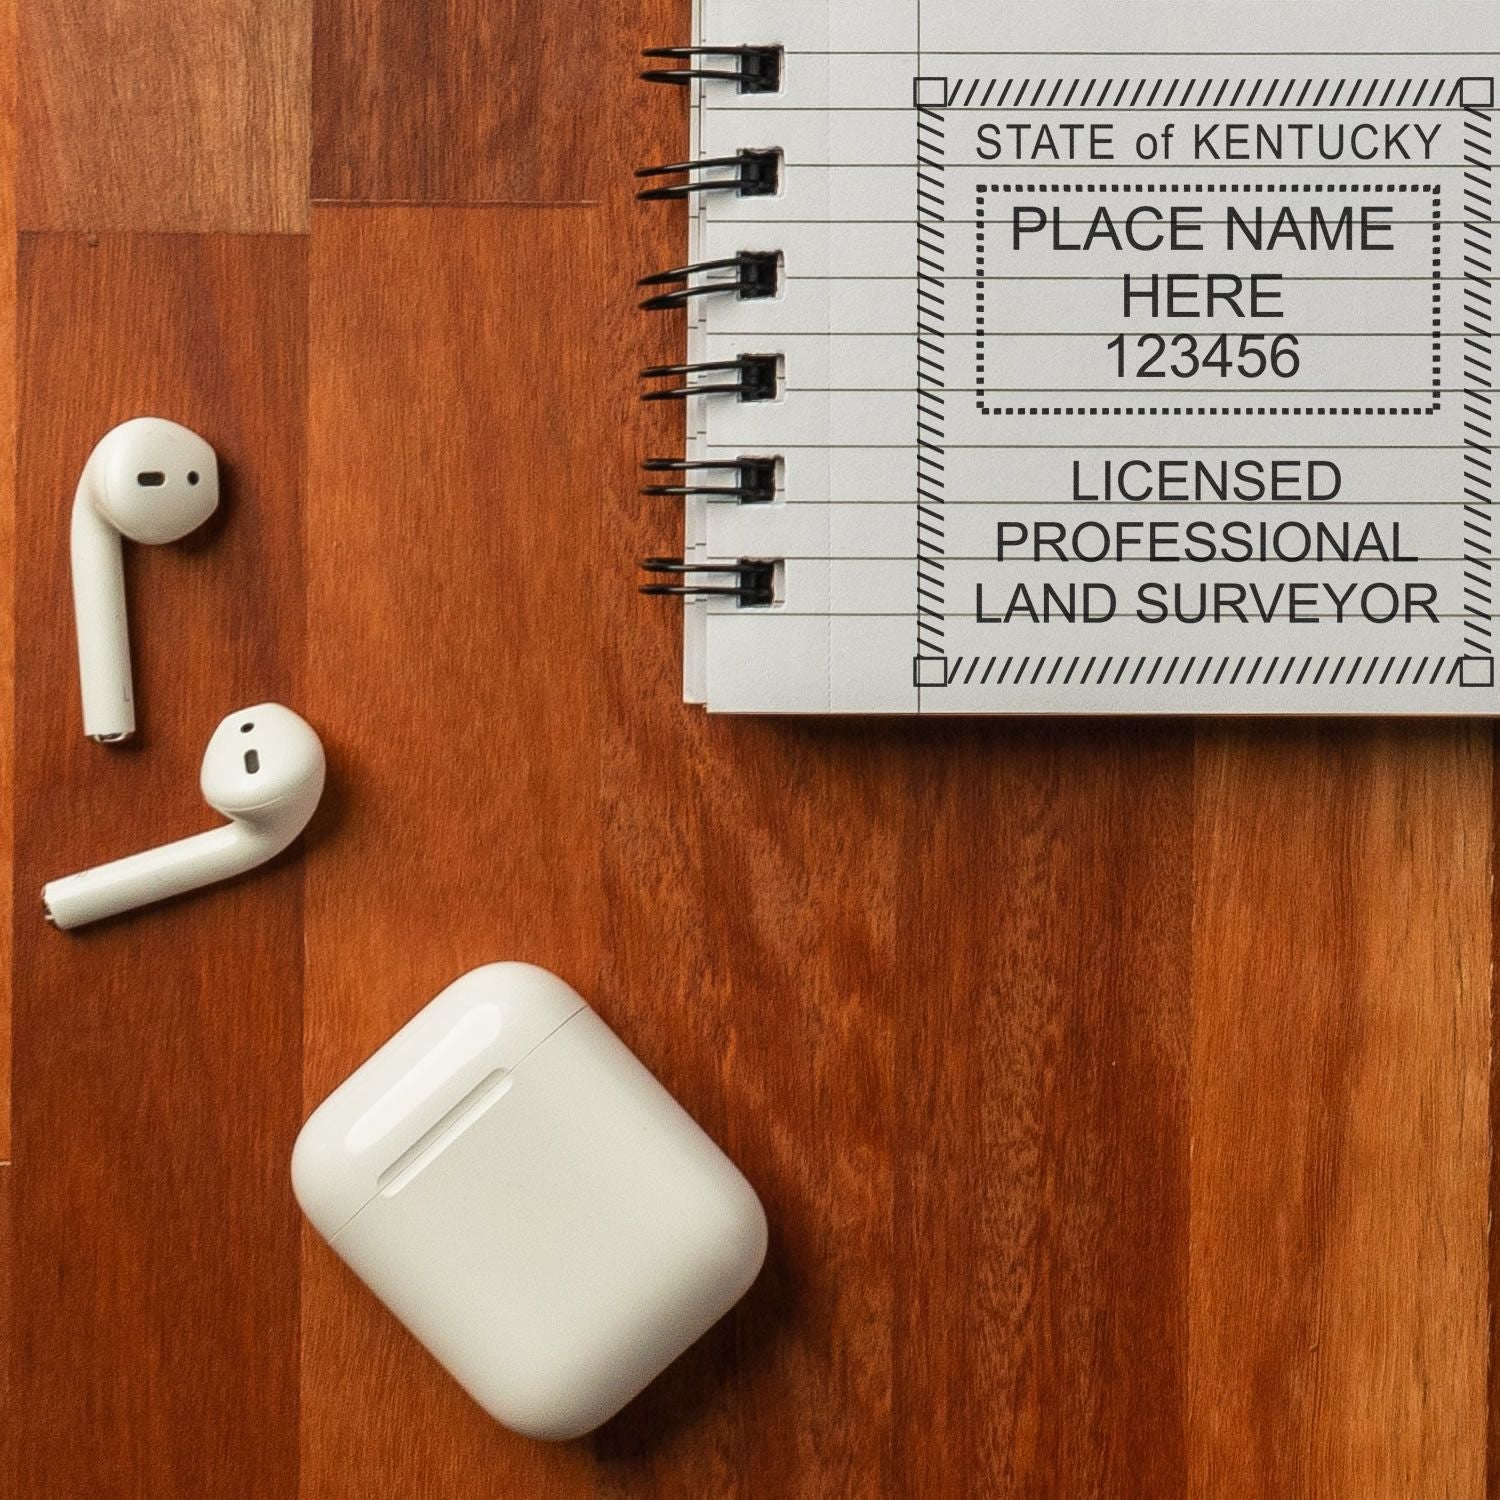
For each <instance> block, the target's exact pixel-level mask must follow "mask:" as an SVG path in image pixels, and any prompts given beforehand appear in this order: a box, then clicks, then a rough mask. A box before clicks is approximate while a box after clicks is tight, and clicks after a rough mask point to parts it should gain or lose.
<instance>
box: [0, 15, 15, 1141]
mask: <svg viewBox="0 0 1500 1500" xmlns="http://www.w3.org/2000/svg"><path fill="white" fill-rule="evenodd" d="M15 105H16V7H15V0H0V1161H8V1160H9V1159H10V1092H11V1089H10V1082H11V1079H10V1075H11V1061H10V1013H11V905H10V881H9V879H8V878H6V874H5V873H4V872H9V871H10V869H11V868H12V864H13V854H14V849H15V805H16V799H15V774H14V770H15V723H16V719H15V699H16V694H15V667H16V650H15V647H16V641H15V633H16V632H15V621H16V610H15V581H16V572H15V555H16V546H15V538H16V525H15V522H16V186H15V184H16V174H15V162H16V108H15Z"/></svg>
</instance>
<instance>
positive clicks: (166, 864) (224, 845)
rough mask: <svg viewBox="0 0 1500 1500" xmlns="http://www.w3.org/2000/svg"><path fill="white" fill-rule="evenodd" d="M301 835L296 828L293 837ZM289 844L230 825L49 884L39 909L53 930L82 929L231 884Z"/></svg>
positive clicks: (288, 840) (44, 889) (240, 825)
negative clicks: (220, 883) (200, 890)
mask: <svg viewBox="0 0 1500 1500" xmlns="http://www.w3.org/2000/svg"><path fill="white" fill-rule="evenodd" d="M300 831H301V830H300V827H298V828H297V829H295V830H294V832H293V835H292V836H293V837H295V836H296V833H297V832H300ZM290 842H291V839H290V838H288V839H284V840H282V841H280V842H278V840H277V839H276V838H275V837H274V836H269V835H267V834H265V833H262V832H260V831H258V830H256V829H253V828H250V827H247V826H246V825H245V824H243V823H229V824H226V825H225V826H224V827H222V828H213V829H210V830H209V831H208V832H207V833H199V834H194V835H193V837H192V838H186V839H178V840H177V842H176V843H173V844H164V845H162V847H161V848H159V849H148V850H146V851H145V852H144V853H143V854H131V855H129V856H127V857H126V858H125V859H117V860H113V861H111V862H110V863H109V864H107V865H99V866H97V867H96V868H94V869H92V870H85V871H83V872H82V873H81V874H78V875H67V876H64V877H63V878H62V879H61V880H54V881H51V882H49V883H48V885H46V886H45V887H44V888H43V890H42V905H43V908H44V910H45V912H46V915H47V919H48V920H49V921H50V922H51V923H52V924H53V926H55V927H64V928H67V927H82V926H84V925H85V924H86V923H88V922H98V921H101V920H102V919H103V918H105V917H113V916H116V915H118V914H119V913H120V912H123V911H132V910H134V908H136V907H138V906H148V905H150V904H151V903H152V902H153V901H165V900H167V898H168V897H170V896H180V895H182V893H183V892H184V891H192V890H197V889H198V888H199V887H200V886H205V885H212V884H214V883H215V882H216V881H220V880H230V879H232V878H233V877H234V876H236V875H242V874H243V873H244V872H245V871H246V870H253V869H254V868H255V867H256V866H257V865H260V864H264V863H265V862H266V860H268V859H270V858H271V857H272V856H273V855H275V854H279V853H280V852H281V850H282V849H284V848H285V847H286V845H287V844H288V843H290Z"/></svg>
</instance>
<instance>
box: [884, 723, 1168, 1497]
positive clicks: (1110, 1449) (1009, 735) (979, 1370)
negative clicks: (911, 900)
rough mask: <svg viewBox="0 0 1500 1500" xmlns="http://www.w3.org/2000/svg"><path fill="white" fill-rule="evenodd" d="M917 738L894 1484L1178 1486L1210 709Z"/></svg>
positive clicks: (1047, 1490) (982, 1489)
mask: <svg viewBox="0 0 1500 1500" xmlns="http://www.w3.org/2000/svg"><path fill="white" fill-rule="evenodd" d="M904 739H905V744H904V749H905V752H906V753H905V756H904V757H903V758H904V760H905V763H906V766H907V771H908V783H907V786H908V790H907V793H906V796H907V798H908V800H909V804H910V806H911V809H912V813H911V827H910V830H909V835H908V839H907V841H906V847H905V848H904V849H903V851H902V853H903V856H904V863H905V864H906V867H907V868H908V869H910V870H912V871H913V873H914V877H915V888H916V890H917V891H918V892H919V893H920V896H919V901H918V903H917V905H916V908H915V910H913V911H912V912H911V913H910V914H909V916H908V917H907V918H906V919H905V920H903V922H902V923H901V931H902V932H903V933H905V934H910V935H911V936H910V937H908V939H907V942H908V943H909V944H910V954H909V969H910V975H911V982H910V986H909V988H908V989H907V990H906V993H905V994H904V995H903V996H902V999H901V1008H900V1011H899V1017H900V1019H898V1021H897V1024H898V1026H901V1027H902V1029H903V1030H906V1031H908V1033H909V1034H908V1037H907V1041H906V1044H905V1045H903V1046H902V1047H901V1048H900V1055H901V1058H902V1072H903V1075H904V1084H905V1086H904V1088H903V1090H902V1095H903V1099H904V1102H905V1119H904V1123H905V1131H904V1139H903V1142H902V1158H903V1160H902V1165H901V1167H900V1169H899V1170H898V1171H897V1173H896V1182H897V1184H898V1188H897V1200H896V1218H897V1221H898V1223H900V1224H902V1225H903V1226H904V1233H903V1235H902V1237H901V1240H900V1242H899V1244H898V1246H897V1256H898V1260H899V1274H900V1277H901V1289H900V1291H899V1293H898V1296H897V1299H896V1308H897V1316H898V1321H897V1328H898V1330H899V1332H900V1336H901V1339H902V1344H903V1349H902V1355H903V1357H902V1362H901V1365H900V1366H899V1369H900V1373H901V1399H900V1407H899V1421H898V1425H897V1429H896V1444H895V1452H896V1454H897V1455H898V1457H899V1459H900V1460H901V1466H900V1468H899V1469H898V1474H899V1475H900V1478H899V1480H898V1482H897V1484H896V1486H895V1491H896V1492H897V1493H908V1494H931V1495H944V1494H960V1493H990V1494H1036V1495H1073V1494H1078V1495H1142V1496H1144V1495H1151V1496H1161V1497H1167V1496H1172V1495H1177V1494H1181V1493H1183V1492H1184V1489H1185V1474H1186V1450H1185V1435H1184V1432H1183V1424H1182V1409H1183V1403H1184V1397H1185V1386H1186V1371H1187V1319H1186V1290H1187V1261H1186V1249H1187V1213H1188V1156H1189V1145H1188V1133H1187V1098H1188V1077H1187V1066H1188V1052H1189V1047H1188V1038H1189V1027H1190V1011H1189V993H1188V986H1189V980H1190V964H1189V954H1190V951H1191V933H1190V913H1191V899H1190V890H1191V879H1192V868H1191V864H1190V862H1189V861H1188V860H1187V859H1185V858H1184V850H1185V849H1186V847H1187V845H1188V843H1189V840H1190V836H1191V819H1192V740H1191V731H1190V730H1188V729H1186V728H1185V727H1183V726H1178V725H1160V724H1158V725H1137V726H1133V725H1129V724H1113V725H1085V724H1079V725H1070V726H1058V725H1049V726H1046V727H1034V728H1033V727H1022V726H1010V727H1007V728H1006V729H1004V730H1003V731H1002V732H1000V733H996V732H995V727H994V726H964V727H962V728H956V727H955V728H950V729H948V730H946V731H942V732H930V733H929V734H927V735H925V736H918V735H914V734H913V735H908V736H904ZM897 951H900V950H899V949H898V950H897ZM886 952H887V953H889V952H890V949H889V948H887V950H886Z"/></svg>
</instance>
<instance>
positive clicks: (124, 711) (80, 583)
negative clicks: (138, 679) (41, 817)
mask: <svg viewBox="0 0 1500 1500" xmlns="http://www.w3.org/2000/svg"><path fill="white" fill-rule="evenodd" d="M218 503H219V464H218V460H217V459H216V458H215V457H214V450H213V449H212V448H210V447H209V446H208V444H207V443H206V442H204V441H203V439H202V438H201V437H199V436H198V434H197V433H196V432H189V431H188V429H187V428H186V427H180V426H178V424H177V423H176V422H168V421H166V420H165V419H164V418H162V417H136V418H135V419H134V421H130V422H122V423H121V424H120V426H118V427H116V428H113V429H112V430H111V431H109V432H107V433H105V434H104V436H103V437H102V438H101V439H100V440H99V442H98V444H97V445H96V446H95V448H94V451H93V452H92V453H91V454H89V459H88V462H87V463H86V464H85V465H84V466H83V477H82V478H81V479H80V480H79V481H78V493H77V494H76V495H75V496H74V497H73V610H74V614H75V615H76V617H77V621H78V676H79V681H80V683H81V685H82V688H83V730H84V733H85V734H87V735H88V736H89V738H90V739H94V740H99V741H101V742H103V743H105V744H113V743H114V742H116V741H118V740H123V739H128V738H129V737H130V736H131V735H132V734H133V733H134V732H135V702H134V699H133V697H132V692H131V682H130V631H129V627H128V625H127V623H126V617H125V570H124V564H123V559H122V557H121V547H120V538H121V537H122V536H128V537H129V538H130V539H131V541H133V542H175V541H179V540H181V538H183V537H185V536H186V535H187V534H188V532H190V531H193V530H195V529H196V528H197V527H199V526H201V525H202V524H203V523H204V522H205V521H206V520H207V519H208V518H209V517H210V516H211V515H212V514H213V513H214V509H215V508H216V507H217V505H218Z"/></svg>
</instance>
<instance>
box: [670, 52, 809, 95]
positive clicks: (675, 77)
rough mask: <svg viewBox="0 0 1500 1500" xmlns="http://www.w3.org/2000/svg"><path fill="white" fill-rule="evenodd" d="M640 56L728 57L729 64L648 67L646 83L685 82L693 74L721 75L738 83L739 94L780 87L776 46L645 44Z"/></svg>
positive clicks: (681, 58)
mask: <svg viewBox="0 0 1500 1500" xmlns="http://www.w3.org/2000/svg"><path fill="white" fill-rule="evenodd" d="M641 56H642V57H651V58H667V59H670V60H672V61H674V62H687V63H696V60H697V59H698V58H700V57H708V58H715V57H732V58H733V59H734V66H733V67H732V68H700V67H697V66H693V67H688V68H651V69H648V70H647V71H646V72H644V73H642V74H641V77H642V78H644V79H645V80H646V82H647V83H676V84H683V85H686V84H689V83H691V82H692V81H693V80H694V79H695V78H722V79H727V80H728V81H729V82H731V83H736V84H738V85H739V91H740V93H742V94H774V93H776V92H777V91H778V90H779V89H780V88H781V48H780V47H648V48H647V49H646V51H644V52H643V53H641Z"/></svg>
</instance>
